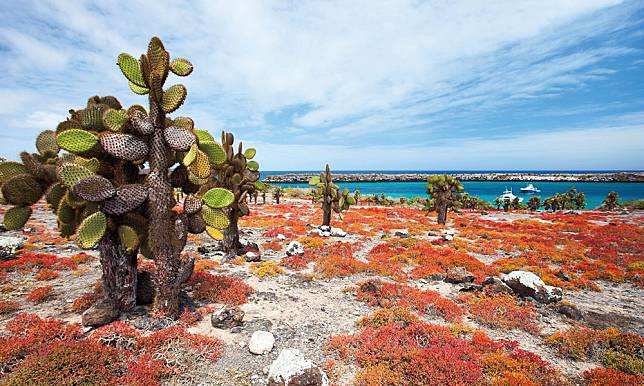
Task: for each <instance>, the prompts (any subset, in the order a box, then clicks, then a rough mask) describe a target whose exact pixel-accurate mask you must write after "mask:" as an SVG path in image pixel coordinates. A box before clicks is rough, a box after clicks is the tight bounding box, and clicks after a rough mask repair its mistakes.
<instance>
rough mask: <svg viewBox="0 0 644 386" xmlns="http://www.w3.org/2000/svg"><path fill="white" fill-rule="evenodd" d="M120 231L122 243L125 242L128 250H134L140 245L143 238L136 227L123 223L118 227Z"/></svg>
mask: <svg viewBox="0 0 644 386" xmlns="http://www.w3.org/2000/svg"><path fill="white" fill-rule="evenodd" d="M118 233H119V239H120V240H121V244H123V246H124V247H125V249H127V251H128V252H133V251H134V250H136V249H137V248H138V247H139V244H140V243H141V240H140V239H139V235H138V234H137V233H136V231H135V230H134V228H132V227H131V226H129V225H121V226H119V228H118Z"/></svg>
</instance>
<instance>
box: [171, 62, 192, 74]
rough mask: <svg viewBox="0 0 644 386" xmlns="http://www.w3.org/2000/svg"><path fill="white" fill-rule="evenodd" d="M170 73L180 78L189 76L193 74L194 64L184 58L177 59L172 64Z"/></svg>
mask: <svg viewBox="0 0 644 386" xmlns="http://www.w3.org/2000/svg"><path fill="white" fill-rule="evenodd" d="M170 71H172V72H173V73H174V74H175V75H178V76H188V75H190V73H192V63H190V62H189V61H188V60H186V59H183V58H176V59H174V60H173V61H172V62H170Z"/></svg>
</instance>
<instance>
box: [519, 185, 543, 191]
mask: <svg viewBox="0 0 644 386" xmlns="http://www.w3.org/2000/svg"><path fill="white" fill-rule="evenodd" d="M539 192H540V190H539V189H537V188H536V187H535V186H534V185H532V184H528V186H526V187H523V188H521V193H539Z"/></svg>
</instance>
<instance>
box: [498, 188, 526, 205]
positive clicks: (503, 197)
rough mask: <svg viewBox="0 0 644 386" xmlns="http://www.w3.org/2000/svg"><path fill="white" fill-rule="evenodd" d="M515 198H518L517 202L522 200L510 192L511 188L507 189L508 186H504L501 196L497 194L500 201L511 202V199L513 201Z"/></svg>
mask: <svg viewBox="0 0 644 386" xmlns="http://www.w3.org/2000/svg"><path fill="white" fill-rule="evenodd" d="M515 198H516V199H518V200H519V202H523V198H521V197H517V196H515V195H514V194H512V188H510V189H509V190H508V188H505V190H504V191H503V194H502V195H501V196H499V199H500V200H501V201H510V202H512V201H514V199H515Z"/></svg>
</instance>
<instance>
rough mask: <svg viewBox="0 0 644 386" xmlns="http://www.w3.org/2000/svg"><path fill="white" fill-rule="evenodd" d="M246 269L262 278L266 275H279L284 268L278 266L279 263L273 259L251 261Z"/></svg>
mask: <svg viewBox="0 0 644 386" xmlns="http://www.w3.org/2000/svg"><path fill="white" fill-rule="evenodd" d="M248 269H249V270H250V272H252V273H253V275H255V276H258V277H259V278H260V279H263V278H264V277H266V276H272V277H274V276H279V275H281V274H283V273H284V270H283V269H282V268H280V266H279V263H277V262H275V261H264V262H261V263H252V264H251V265H250V267H248Z"/></svg>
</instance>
